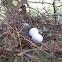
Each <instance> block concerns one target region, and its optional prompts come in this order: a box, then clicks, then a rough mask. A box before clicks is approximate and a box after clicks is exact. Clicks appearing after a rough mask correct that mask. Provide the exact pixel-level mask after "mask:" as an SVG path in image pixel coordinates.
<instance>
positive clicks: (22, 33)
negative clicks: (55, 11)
mask: <svg viewBox="0 0 62 62" xmlns="http://www.w3.org/2000/svg"><path fill="white" fill-rule="evenodd" d="M9 16H10V17H9ZM24 23H28V24H29V26H24V25H23V24H24ZM32 27H36V28H38V29H41V30H42V32H40V33H41V34H42V35H43V37H44V40H43V42H42V43H39V42H36V41H34V40H32V39H31V37H30V36H29V30H30V28H32ZM45 27H46V28H45ZM48 33H52V35H48ZM61 37H62V36H61V34H60V24H51V23H50V20H47V19H46V17H45V16H41V15H40V16H36V17H33V16H29V15H28V13H21V12H19V11H14V12H12V11H11V13H8V15H7V17H6V19H5V21H2V22H1V25H0V42H1V43H0V47H2V48H4V49H9V50H16V49H17V50H21V49H25V48H28V49H33V48H38V49H40V50H42V51H44V52H47V53H48V51H50V52H54V53H56V52H57V51H60V52H62V48H61V47H62V45H61V39H62V38H61ZM58 41H59V42H58ZM53 45H54V46H53ZM60 55H61V54H60Z"/></svg>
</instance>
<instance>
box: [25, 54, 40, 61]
mask: <svg viewBox="0 0 62 62" xmlns="http://www.w3.org/2000/svg"><path fill="white" fill-rule="evenodd" d="M25 55H26V56H29V57H31V58H34V59H36V60H37V62H39V59H38V58H36V57H33V56H31V55H28V54H25Z"/></svg>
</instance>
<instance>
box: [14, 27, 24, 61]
mask: <svg viewBox="0 0 62 62" xmlns="http://www.w3.org/2000/svg"><path fill="white" fill-rule="evenodd" d="M15 28H16V27H15ZM16 31H17V35H18V39H19V42H20V53H22V44H21V39H20V35H19V32H18V30H17V28H16ZM21 62H23V54H22V55H21Z"/></svg>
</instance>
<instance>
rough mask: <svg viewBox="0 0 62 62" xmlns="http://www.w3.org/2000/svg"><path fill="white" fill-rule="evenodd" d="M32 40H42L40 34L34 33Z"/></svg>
mask: <svg viewBox="0 0 62 62" xmlns="http://www.w3.org/2000/svg"><path fill="white" fill-rule="evenodd" d="M32 40H35V41H37V42H42V41H43V36H42V35H41V34H34V35H33V36H32Z"/></svg>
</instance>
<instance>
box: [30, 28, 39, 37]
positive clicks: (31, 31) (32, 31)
mask: <svg viewBox="0 0 62 62" xmlns="http://www.w3.org/2000/svg"><path fill="white" fill-rule="evenodd" d="M38 33H39V31H38V29H37V28H31V29H30V30H29V35H30V36H31V37H32V36H33V35H34V34H38Z"/></svg>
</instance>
